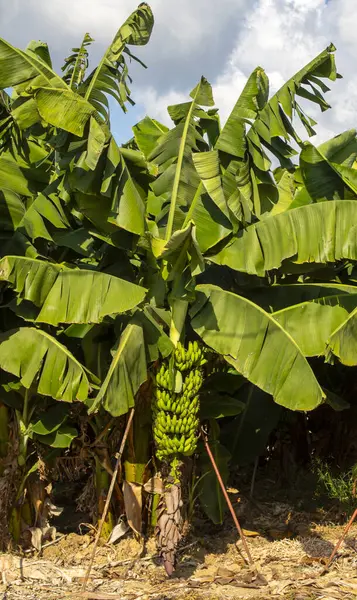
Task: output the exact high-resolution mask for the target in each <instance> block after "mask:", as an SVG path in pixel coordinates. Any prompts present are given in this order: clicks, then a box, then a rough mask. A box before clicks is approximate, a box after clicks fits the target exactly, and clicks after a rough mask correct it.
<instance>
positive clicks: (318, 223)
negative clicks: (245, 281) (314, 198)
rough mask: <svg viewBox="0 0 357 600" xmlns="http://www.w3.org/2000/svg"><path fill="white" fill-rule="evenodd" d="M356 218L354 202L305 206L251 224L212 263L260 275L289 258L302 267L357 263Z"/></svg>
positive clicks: (356, 212)
mask: <svg viewBox="0 0 357 600" xmlns="http://www.w3.org/2000/svg"><path fill="white" fill-rule="evenodd" d="M356 219H357V203H356V202H355V201H353V200H336V201H330V202H329V201H327V202H319V203H317V204H311V205H308V206H301V207H300V208H295V209H293V210H289V211H287V212H285V213H281V214H278V215H275V216H271V217H269V218H266V219H264V220H263V221H260V222H259V223H256V224H253V225H250V226H249V227H247V228H246V230H244V231H243V232H242V235H241V236H240V237H236V238H234V239H233V240H232V241H231V242H230V243H229V244H228V245H227V246H226V247H225V248H224V249H223V250H222V251H221V252H219V253H218V254H216V255H215V256H213V257H210V260H212V261H213V262H215V263H218V264H221V265H226V266H228V267H230V268H232V269H235V270H237V271H241V272H244V273H250V274H252V275H259V276H263V275H264V274H265V273H266V271H269V270H271V269H277V268H279V267H280V266H281V264H282V262H283V261H284V260H285V259H287V258H292V259H293V260H294V262H296V263H298V264H302V263H305V262H306V263H309V262H314V263H320V264H326V263H328V262H335V261H337V260H341V259H344V258H345V259H350V260H356V259H357V244H356V225H355V223H356Z"/></svg>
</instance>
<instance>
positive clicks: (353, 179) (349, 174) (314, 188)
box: [293, 142, 357, 207]
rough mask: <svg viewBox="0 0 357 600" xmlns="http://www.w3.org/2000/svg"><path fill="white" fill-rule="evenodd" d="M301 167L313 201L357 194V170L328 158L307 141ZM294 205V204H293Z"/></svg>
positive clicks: (302, 154) (302, 152)
mask: <svg viewBox="0 0 357 600" xmlns="http://www.w3.org/2000/svg"><path fill="white" fill-rule="evenodd" d="M300 169H301V174H302V178H303V181H304V184H305V187H306V190H307V192H308V194H309V196H310V198H312V200H313V201H322V200H343V199H344V198H348V197H350V198H351V197H352V196H353V197H355V196H356V195H357V171H356V169H354V168H351V167H349V166H346V165H340V164H338V163H337V162H334V159H333V156H332V157H331V158H330V159H328V158H327V157H326V156H325V155H324V154H323V150H322V149H321V147H320V148H315V147H314V146H313V145H312V144H310V143H308V142H306V143H305V144H304V146H303V149H302V151H301V154H300ZM293 207H294V204H293Z"/></svg>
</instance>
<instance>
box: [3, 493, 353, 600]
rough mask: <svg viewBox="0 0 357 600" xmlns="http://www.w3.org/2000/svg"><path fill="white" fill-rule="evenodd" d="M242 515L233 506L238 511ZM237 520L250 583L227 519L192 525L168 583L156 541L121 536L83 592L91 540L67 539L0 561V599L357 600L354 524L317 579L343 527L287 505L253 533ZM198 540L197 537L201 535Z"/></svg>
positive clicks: (258, 518)
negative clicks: (212, 524)
mask: <svg viewBox="0 0 357 600" xmlns="http://www.w3.org/2000/svg"><path fill="white" fill-rule="evenodd" d="M240 512H241V513H244V512H245V513H246V511H244V507H240V506H237V513H238V514H239V513H240ZM248 525H249V522H247V520H246V519H245V520H244V526H245V527H246V528H247V535H248V537H247V540H248V543H249V547H250V551H251V554H252V556H253V559H254V562H255V566H256V569H257V571H258V573H259V574H260V575H261V577H259V576H258V577H256V575H255V574H254V573H252V571H251V569H250V568H249V567H248V566H247V564H246V563H245V561H244V559H243V555H242V552H241V543H240V542H239V543H238V544H237V543H236V539H237V536H236V532H235V530H233V529H232V527H231V525H230V523H229V518H228V517H227V523H226V525H225V527H223V528H218V529H214V528H212V527H209V528H207V525H206V524H203V525H202V529H201V530H200V527H199V526H196V530H195V535H193V534H192V535H190V536H189V537H188V538H187V540H186V541H185V546H184V547H183V548H182V549H181V551H180V561H179V566H178V568H177V571H176V573H175V576H174V577H173V578H171V579H170V580H169V579H167V577H166V575H165V572H164V570H163V568H162V566H161V565H160V563H159V561H158V559H157V558H155V552H156V550H155V541H154V540H153V539H150V540H148V541H147V542H146V544H145V547H143V545H142V544H141V543H139V542H137V541H136V540H135V539H134V538H133V537H131V536H130V535H128V536H127V537H126V538H123V539H122V540H121V541H119V542H118V543H117V544H116V545H114V546H109V545H102V546H101V547H100V548H98V549H97V554H96V559H95V563H94V567H93V570H92V574H91V578H90V581H89V584H88V587H87V591H86V592H85V593H83V591H82V589H81V588H82V582H83V577H84V574H85V569H86V566H87V565H88V562H89V557H90V554H91V550H92V543H93V537H92V536H90V535H83V536H80V535H76V534H69V535H67V536H63V537H62V538H61V539H60V540H59V541H57V542H56V543H55V544H53V545H51V546H49V547H47V548H44V549H43V551H42V554H41V556H39V555H35V554H31V552H28V553H25V554H23V556H19V555H7V554H4V555H2V556H1V555H0V572H1V574H2V583H1V577H0V600H15V599H18V600H22V599H23V600H45V599H46V600H59V599H61V598H63V599H65V598H71V597H72V598H83V599H88V600H110V599H111V598H113V599H115V600H151V599H153V600H169V599H170V600H171V599H173V600H184V599H185V600H221V599H233V598H237V599H243V598H247V599H250V600H258V599H263V598H264V599H278V598H279V599H286V600H317V599H319V600H337V599H352V598H354V599H356V598H357V542H355V539H357V524H356V525H355V526H354V527H353V528H352V530H351V532H350V534H349V537H348V540H347V542H346V543H345V544H344V545H343V546H342V547H341V550H340V552H339V554H338V558H337V560H336V561H335V562H334V563H333V565H332V567H331V569H330V571H329V573H327V574H325V575H321V572H322V570H323V567H324V564H326V559H327V557H328V556H329V555H330V553H331V550H332V548H333V545H334V544H335V542H336V541H337V539H338V538H339V536H340V535H341V532H342V530H343V527H342V526H339V525H334V524H331V523H328V516H326V514H325V515H322V514H319V513H315V514H306V513H298V512H294V511H293V509H292V508H291V507H290V506H289V505H287V504H279V503H276V502H275V503H274V504H271V505H268V504H265V505H261V506H260V511H258V512H256V513H255V514H254V531H253V530H252V527H249V529H248ZM200 534H201V537H200Z"/></svg>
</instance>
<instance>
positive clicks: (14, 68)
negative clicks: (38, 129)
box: [0, 39, 95, 136]
mask: <svg viewBox="0 0 357 600" xmlns="http://www.w3.org/2000/svg"><path fill="white" fill-rule="evenodd" d="M8 87H14V88H15V90H16V92H17V94H18V95H21V94H24V95H25V96H27V97H29V98H30V99H31V96H32V97H33V98H34V99H35V101H36V105H37V109H38V111H39V114H40V115H41V117H42V118H43V119H44V120H45V121H47V122H48V123H51V125H54V126H56V127H60V128H61V129H64V130H66V131H69V132H71V133H74V134H75V135H79V136H81V135H83V130H84V127H85V125H86V123H87V121H88V119H89V117H90V115H91V114H93V113H94V112H95V108H94V107H93V106H92V105H91V104H90V103H89V102H87V101H86V100H85V99H83V98H82V97H81V96H79V95H78V94H75V93H74V92H73V91H72V90H71V89H70V87H69V86H68V85H67V84H66V82H65V81H64V80H63V79H62V78H61V77H60V76H59V75H57V74H56V73H55V71H53V70H52V68H51V67H50V66H49V65H48V64H47V63H46V62H45V61H43V60H42V59H41V58H39V56H38V55H36V53H34V52H31V51H30V52H26V51H23V50H19V49H18V48H14V47H13V46H12V45H11V44H9V43H8V42H6V41H5V40H3V39H0V88H1V89H5V88H8ZM30 90H31V91H30ZM29 92H30V96H29Z"/></svg>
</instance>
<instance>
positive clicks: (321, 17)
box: [0, 0, 357, 141]
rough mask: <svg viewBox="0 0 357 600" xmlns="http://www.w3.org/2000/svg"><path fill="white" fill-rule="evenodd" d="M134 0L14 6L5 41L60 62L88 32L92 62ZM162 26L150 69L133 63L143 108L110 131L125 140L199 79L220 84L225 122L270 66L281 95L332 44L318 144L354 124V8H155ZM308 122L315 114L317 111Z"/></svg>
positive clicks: (34, 0)
mask: <svg viewBox="0 0 357 600" xmlns="http://www.w3.org/2000/svg"><path fill="white" fill-rule="evenodd" d="M137 4H138V2H136V1H134V0H120V2H119V1H118V0H12V1H11V3H10V2H8V3H5V2H3V3H2V6H1V7H0V35H1V36H2V37H4V38H5V39H7V40H8V41H10V42H11V43H13V44H14V45H17V46H19V47H24V46H26V44H27V42H28V41H29V40H30V39H41V40H43V41H47V42H48V43H49V45H50V48H51V52H52V56H53V59H54V64H55V66H56V68H60V65H61V63H62V58H63V57H64V56H66V55H68V53H69V50H70V48H71V47H72V46H75V45H78V43H79V42H80V40H81V38H82V36H83V34H84V33H85V32H87V31H88V32H89V33H90V34H91V35H92V37H94V38H95V40H96V42H95V44H94V45H93V48H92V52H91V54H92V58H93V63H94V64H95V62H96V61H97V60H99V59H100V56H101V54H102V53H103V52H104V50H105V48H106V46H107V45H108V44H109V42H110V40H111V38H112V37H113V35H114V34H115V32H116V30H117V29H118V27H119V26H120V25H121V23H122V22H123V21H124V20H125V18H126V17H127V16H128V15H129V14H130V12H131V11H132V10H134V9H135V8H136V6H137ZM150 4H151V7H152V9H153V11H154V15H155V26H154V31H153V35H152V39H151V41H150V43H149V45H148V46H146V47H144V48H140V49H139V51H138V54H139V56H140V58H141V59H142V60H144V62H145V63H146V64H147V65H148V69H147V70H143V69H142V68H141V67H138V66H136V65H133V68H132V69H131V73H132V76H133V79H134V81H133V84H132V92H133V98H134V100H136V101H137V105H136V106H135V107H134V108H129V112H128V114H127V115H124V114H122V113H121V112H120V110H119V109H114V110H113V112H112V126H113V131H114V133H115V135H116V137H117V138H118V139H119V140H120V141H123V140H125V139H128V138H129V137H130V136H131V126H132V125H133V124H134V123H135V122H136V121H137V120H138V119H140V118H141V117H143V116H144V115H145V113H149V114H150V115H151V116H153V117H156V118H158V119H160V120H162V121H165V122H168V115H167V111H166V107H167V105H168V104H174V103H176V102H181V101H184V100H185V99H186V97H187V94H188V93H189V91H190V90H191V89H192V88H193V87H194V86H195V84H196V83H197V81H198V79H199V78H200V77H201V75H205V76H206V77H207V79H208V80H209V81H210V82H211V83H212V84H213V89H214V95H215V99H216V104H217V106H219V107H220V111H221V115H222V119H223V120H224V119H225V118H226V117H227V116H228V114H229V112H230V110H231V108H232V107H233V105H234V103H235V101H236V99H237V97H238V95H239V93H240V91H241V89H242V87H243V85H244V82H245V80H246V78H247V76H248V75H249V73H250V72H251V71H252V70H253V69H254V68H255V67H256V66H258V65H260V66H262V67H263V68H265V70H266V72H267V74H268V75H269V78H270V82H271V90H272V91H273V92H274V91H275V90H276V89H277V88H278V87H280V85H281V84H282V83H283V82H284V81H285V80H286V79H287V78H288V77H290V76H291V75H292V74H293V73H294V72H295V71H297V70H298V69H299V68H301V67H302V66H303V65H304V64H306V63H307V62H308V61H309V60H311V59H312V58H313V57H314V56H316V55H317V54H318V53H319V52H320V51H321V50H323V49H324V48H325V47H326V46H327V45H328V44H329V43H330V42H331V41H332V42H334V44H335V45H336V46H337V54H336V60H337V66H338V69H339V71H340V72H341V73H342V74H343V76H344V79H343V80H339V81H338V82H336V83H335V84H332V85H331V92H330V93H329V96H328V101H329V102H330V104H332V107H333V108H332V110H329V111H327V113H324V114H323V115H320V114H319V112H317V110H316V109H315V108H314V109H313V111H312V116H314V117H315V118H316V117H317V118H318V120H319V123H320V126H319V127H318V130H317V131H318V141H320V140H324V139H327V138H329V137H331V136H333V135H335V134H336V133H339V132H340V131H343V130H345V129H349V128H351V127H355V126H356V124H357V75H356V73H355V57H356V56H357V36H356V35H355V30H356V26H357V2H356V0H329V1H328V2H326V0H220V1H219V2H218V1H217V0H180V3H178V2H177V0H152V2H151V3H150ZM310 114H311V110H310Z"/></svg>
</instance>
